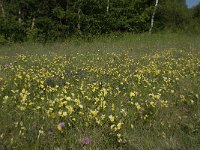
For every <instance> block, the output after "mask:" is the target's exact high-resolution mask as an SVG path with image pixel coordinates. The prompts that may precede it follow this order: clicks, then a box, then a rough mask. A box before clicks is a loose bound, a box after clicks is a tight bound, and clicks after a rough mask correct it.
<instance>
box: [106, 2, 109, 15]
mask: <svg viewBox="0 0 200 150" xmlns="http://www.w3.org/2000/svg"><path fill="white" fill-rule="evenodd" d="M109 9H110V0H107V7H106V12H107V14H108V13H109Z"/></svg>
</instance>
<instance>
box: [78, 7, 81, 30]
mask: <svg viewBox="0 0 200 150" xmlns="http://www.w3.org/2000/svg"><path fill="white" fill-rule="evenodd" d="M80 13H81V9H80V8H79V9H78V25H77V28H78V32H79V33H80V34H81V24H80V22H81V15H80Z"/></svg>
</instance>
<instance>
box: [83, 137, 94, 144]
mask: <svg viewBox="0 0 200 150" xmlns="http://www.w3.org/2000/svg"><path fill="white" fill-rule="evenodd" d="M81 143H82V144H83V145H89V144H91V143H92V140H91V138H90V137H84V138H83V139H82V141H81Z"/></svg>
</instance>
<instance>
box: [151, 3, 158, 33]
mask: <svg viewBox="0 0 200 150" xmlns="http://www.w3.org/2000/svg"><path fill="white" fill-rule="evenodd" d="M157 6H158V0H156V3H155V6H154V10H153V14H152V17H151V27H150V29H149V34H151V33H152V29H153V26H154V18H155V14H156V9H157Z"/></svg>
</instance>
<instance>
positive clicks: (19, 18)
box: [18, 9, 22, 23]
mask: <svg viewBox="0 0 200 150" xmlns="http://www.w3.org/2000/svg"><path fill="white" fill-rule="evenodd" d="M18 21H19V23H21V22H22V18H21V10H20V9H19V11H18Z"/></svg>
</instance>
